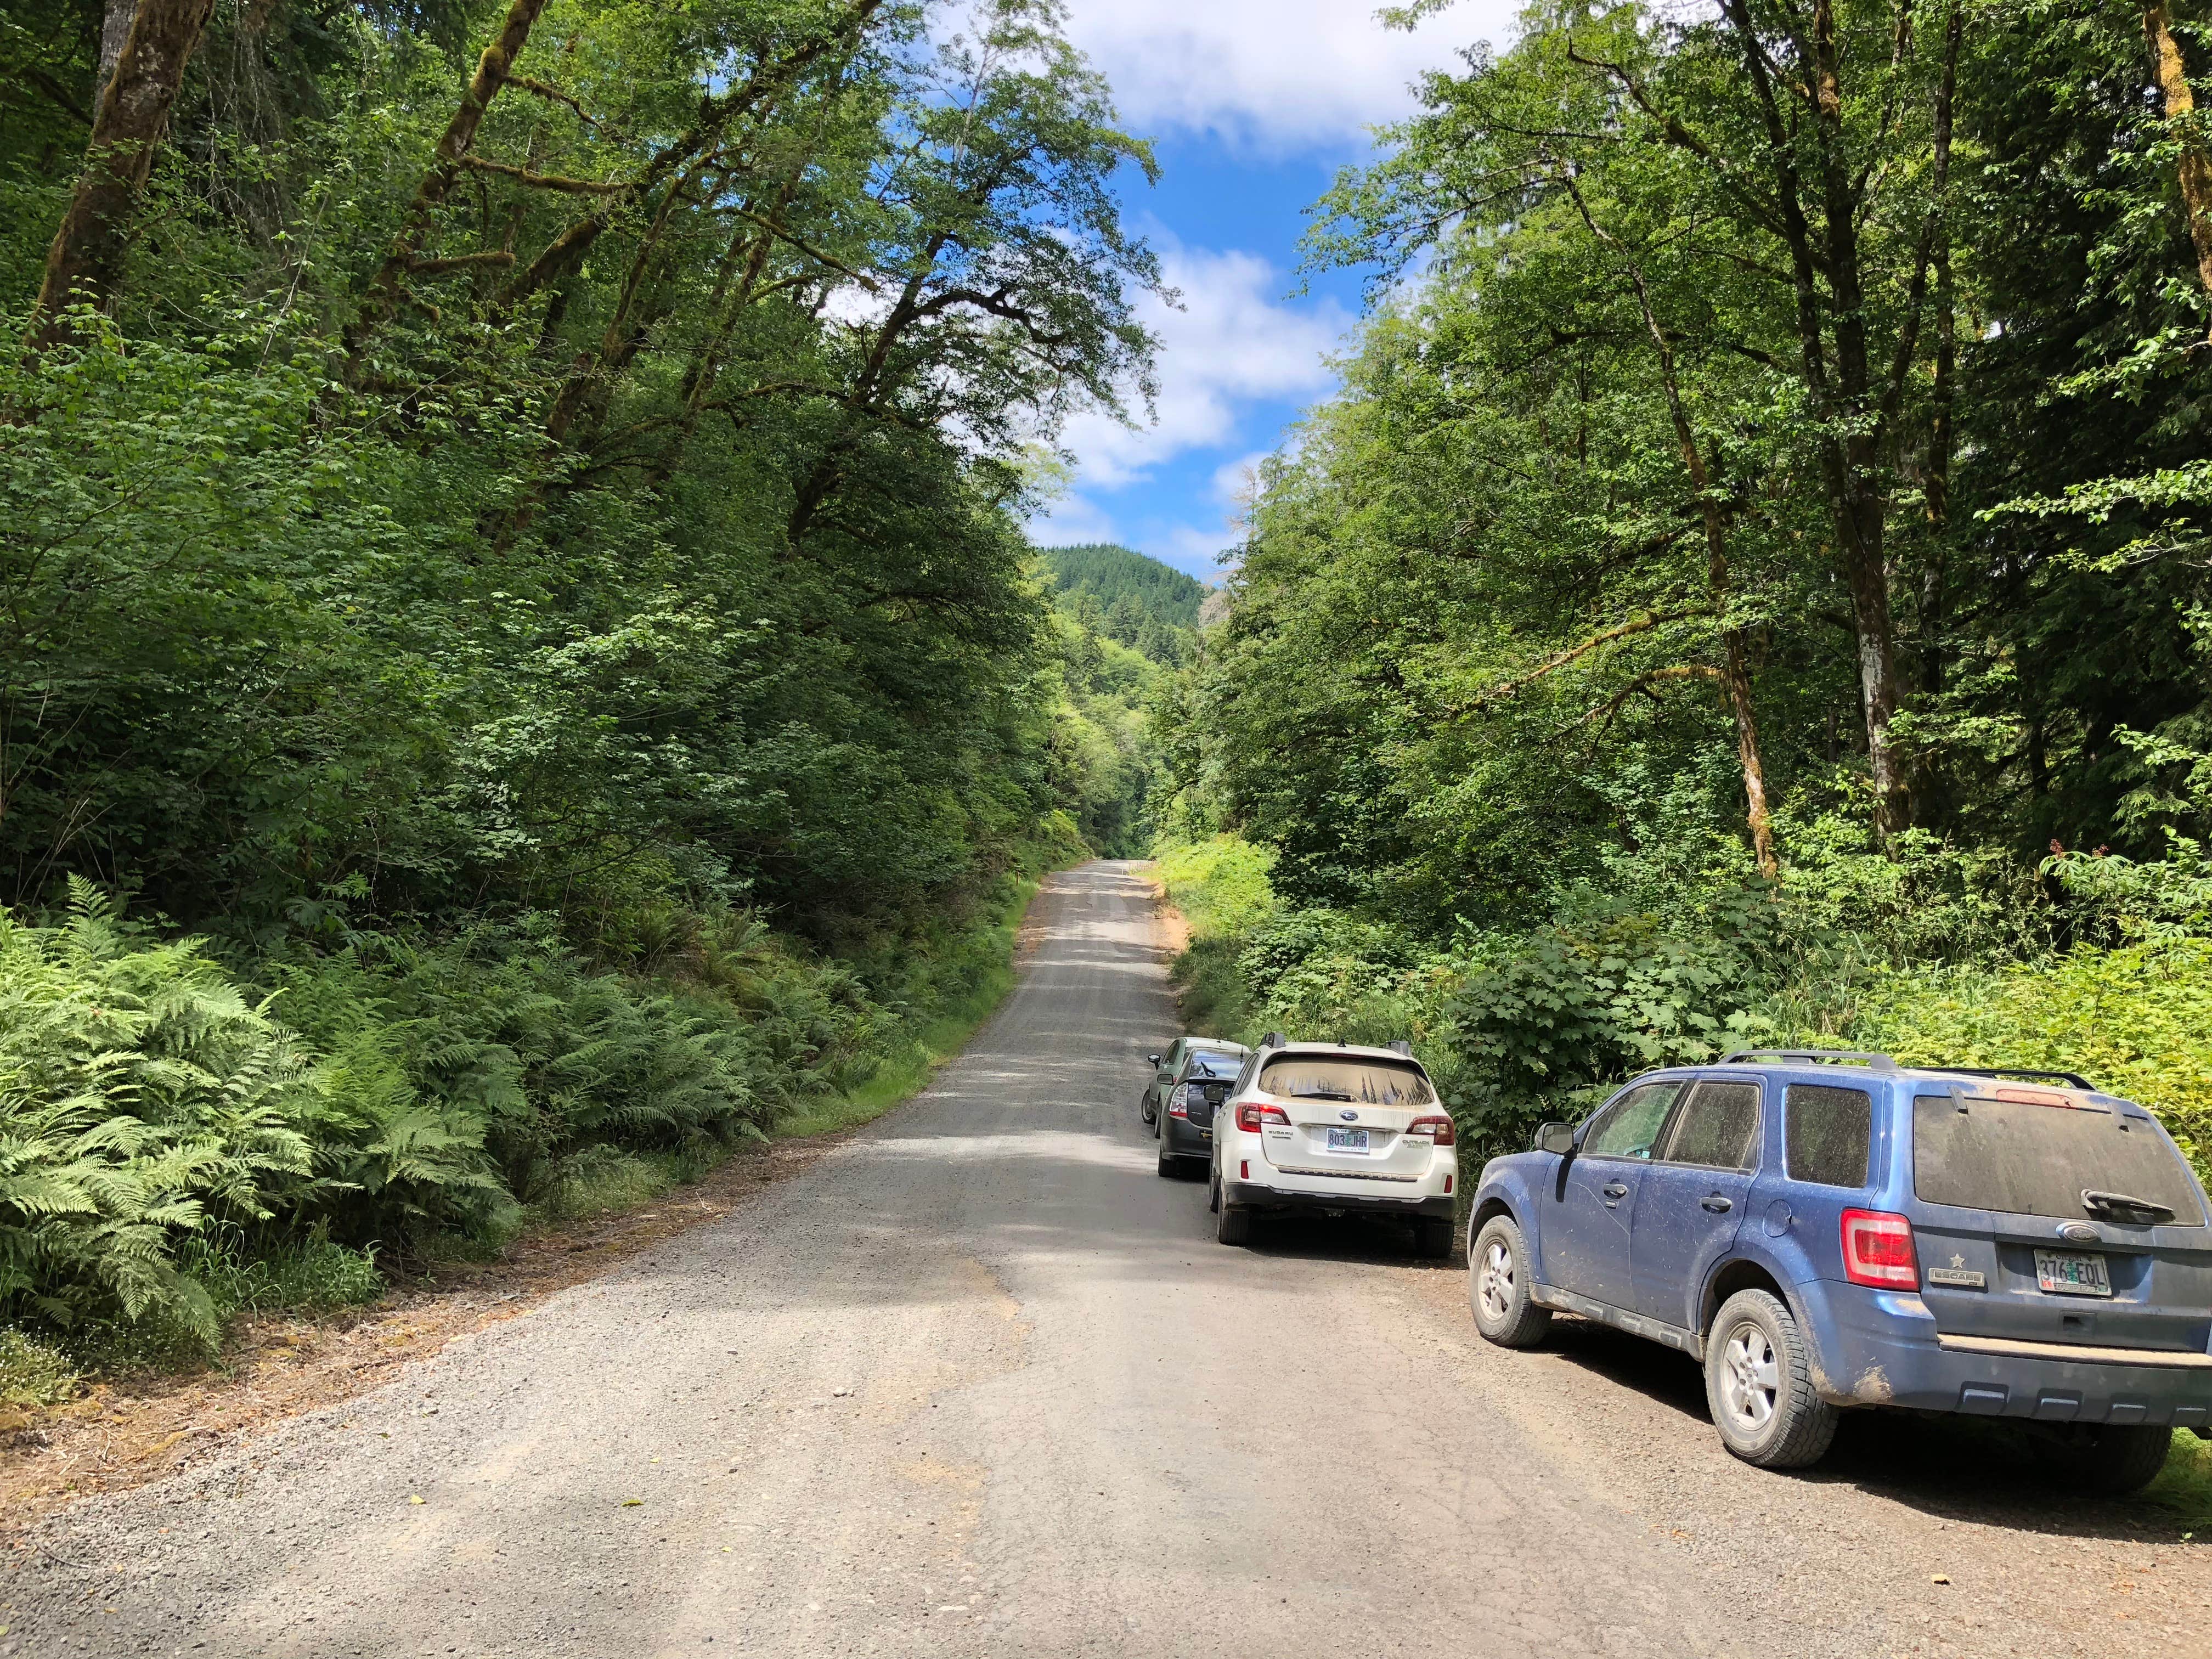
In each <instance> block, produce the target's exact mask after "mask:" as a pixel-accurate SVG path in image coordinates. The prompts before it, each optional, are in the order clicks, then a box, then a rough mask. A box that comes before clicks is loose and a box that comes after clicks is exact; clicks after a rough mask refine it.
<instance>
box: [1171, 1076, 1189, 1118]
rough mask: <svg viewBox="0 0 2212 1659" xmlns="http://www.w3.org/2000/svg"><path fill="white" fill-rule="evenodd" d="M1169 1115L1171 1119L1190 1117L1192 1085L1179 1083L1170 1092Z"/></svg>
mask: <svg viewBox="0 0 2212 1659" xmlns="http://www.w3.org/2000/svg"><path fill="white" fill-rule="evenodd" d="M1168 1115H1169V1116H1170V1117H1188V1116H1189V1115H1190V1085H1188V1083H1178V1084H1176V1086H1175V1087H1174V1088H1173V1089H1172V1090H1170V1091H1169V1093H1168Z"/></svg>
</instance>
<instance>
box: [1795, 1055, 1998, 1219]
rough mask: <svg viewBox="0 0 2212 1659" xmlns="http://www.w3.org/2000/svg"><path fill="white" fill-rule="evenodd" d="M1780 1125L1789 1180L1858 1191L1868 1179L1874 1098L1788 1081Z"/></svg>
mask: <svg viewBox="0 0 2212 1659" xmlns="http://www.w3.org/2000/svg"><path fill="white" fill-rule="evenodd" d="M1782 1121H1783V1127H1784V1132H1785V1136H1784V1138H1785V1139H1787V1140H1788V1142H1789V1152H1788V1157H1789V1160H1790V1161H1789V1170H1790V1179H1791V1180H1792V1181H1809V1182H1814V1183H1815V1184H1816V1185H1819V1186H1822V1187H1863V1186H1866V1185H1867V1184H1868V1183H1869V1182H1871V1181H1872V1180H1873V1179H1874V1171H1873V1170H1871V1169H1870V1168H1869V1166H1868V1154H1869V1152H1870V1151H1871V1150H1872V1148H1873V1145H1874V1097H1873V1096H1871V1095H1869V1093H1867V1091H1865V1090H1863V1089H1832V1088H1830V1087H1828V1086H1827V1085H1826V1084H1820V1083H1793V1084H1791V1085H1790V1086H1789V1087H1788V1088H1787V1089H1785V1090H1784V1091H1783V1094H1782ZM1924 1196H1926V1194H1923V1197H1924ZM1978 1207H1982V1208H1986V1207H1988V1206H1978Z"/></svg>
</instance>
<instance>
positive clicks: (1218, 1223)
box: [1213, 1200, 1252, 1244]
mask: <svg viewBox="0 0 2212 1659" xmlns="http://www.w3.org/2000/svg"><path fill="white" fill-rule="evenodd" d="M1214 1208H1215V1211H1216V1214H1215V1216H1214V1222H1213V1236H1214V1237H1216V1238H1218V1239H1219V1240H1220V1241H1221V1242H1222V1243H1224V1244H1249V1243H1251V1242H1252V1212H1251V1211H1249V1210H1248V1209H1246V1208H1245V1207H1244V1206H1243V1205H1242V1204H1231V1203H1230V1202H1228V1201H1227V1200H1218V1201H1217V1202H1216V1204H1215V1206H1214Z"/></svg>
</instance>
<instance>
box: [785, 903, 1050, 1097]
mask: <svg viewBox="0 0 2212 1659" xmlns="http://www.w3.org/2000/svg"><path fill="white" fill-rule="evenodd" d="M1036 890H1037V884H1036V882H1035V881H1033V880H1024V881H1022V882H1018V883H1017V884H1014V885H1013V887H1012V890H1010V891H1009V893H1008V895H1007V897H1006V903H1005V905H1004V907H1003V908H1001V909H1000V913H999V915H998V918H997V920H996V921H994V922H993V924H992V925H991V926H990V927H988V928H987V929H984V930H982V931H981V932H980V933H977V934H975V935H974V936H972V943H971V944H970V945H969V946H968V948H966V949H964V950H963V951H962V952H961V960H960V963H959V966H960V967H961V968H963V969H965V970H966V971H965V977H966V978H967V981H968V982H967V984H966V985H965V987H963V988H962V989H960V990H957V991H955V992H951V993H950V994H946V995H945V997H944V998H943V1000H940V1002H939V1006H938V1011H937V1012H936V1013H935V1014H934V1016H933V1017H932V1018H930V1019H928V1020H927V1021H925V1022H924V1023H923V1024H921V1026H919V1027H918V1028H917V1029H916V1030H915V1032H914V1034H913V1037H912V1040H911V1041H910V1042H908V1044H907V1045H906V1046H905V1047H904V1048H900V1049H897V1050H896V1051H894V1052H893V1053H891V1054H889V1055H886V1056H885V1057H884V1060H883V1062H882V1063H881V1064H880V1065H878V1066H877V1067H876V1069H875V1071H874V1073H872V1075H870V1076H869V1078H868V1079H866V1081H865V1082H862V1083H858V1084H855V1085H853V1086H852V1087H851V1088H848V1089H845V1090H842V1091H839V1092H838V1093H836V1094H833V1095H825V1096H823V1097H820V1098H819V1099H817V1100H812V1101H809V1102H808V1103H806V1104H805V1105H804V1106H802V1107H800V1108H799V1109H798V1110H797V1111H795V1112H793V1113H792V1114H791V1115H789V1116H787V1117H785V1118H783V1119H781V1121H778V1122H777V1123H776V1125H775V1127H774V1129H773V1130H772V1131H771V1132H770V1133H772V1134H773V1136H774V1137H775V1139H778V1140H799V1139H805V1137H807V1136H809V1135H825V1134H834V1133H836V1132H837V1131H838V1130H840V1129H851V1128H856V1127H859V1126H860V1125H861V1124H863V1123H867V1122H870V1121H873V1120H874V1119H876V1118H879V1117H881V1116H882V1115H884V1113H885V1112H888V1111H890V1109H891V1108H893V1107H894V1106H898V1105H901V1104H903V1103H905V1102H907V1101H908V1100H911V1099H912V1098H913V1097H915V1095H917V1094H919V1093H921V1091H922V1090H923V1089H925V1088H927V1086H928V1085H929V1079H931V1078H932V1077H933V1076H935V1075H936V1073H937V1068H938V1067H939V1066H942V1065H944V1064H945V1061H946V1060H951V1058H952V1057H953V1056H954V1055H956V1054H958V1053H959V1052H960V1051H961V1050H962V1049H963V1048H966V1047H967V1046H968V1040H969V1038H970V1037H972V1036H975V1032H976V1031H977V1030H978V1029H979V1028H980V1027H981V1025H982V1024H983V1022H984V1021H985V1020H987V1019H988V1018H990V1017H991V1016H992V1015H993V1014H994V1013H996V1012H998V1009H999V1005H1000V1003H1001V1002H1004V1001H1005V1000H1006V993H1007V992H1009V991H1011V990H1012V989H1013V987H1014V940H1015V936H1016V935H1017V934H1018V933H1019V932H1020V930H1021V925H1022V918H1023V916H1024V915H1027V914H1028V911H1029V908H1030V900H1031V899H1033V898H1035V897H1036Z"/></svg>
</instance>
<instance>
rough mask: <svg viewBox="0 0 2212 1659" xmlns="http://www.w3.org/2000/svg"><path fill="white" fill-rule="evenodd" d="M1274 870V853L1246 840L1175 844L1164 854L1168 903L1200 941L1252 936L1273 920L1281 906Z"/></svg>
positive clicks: (1160, 856)
mask: <svg viewBox="0 0 2212 1659" xmlns="http://www.w3.org/2000/svg"><path fill="white" fill-rule="evenodd" d="M1274 866H1275V855H1274V853H1273V850H1271V849H1269V848H1264V847H1260V846H1256V845H1255V844H1254V843H1253V842H1249V841H1246V840H1245V839H1244V838H1243V836H1233V835H1225V836H1213V837H1212V838H1211V839H1210V840H1206V841H1201V842H1191V843H1188V844H1179V845H1169V846H1166V847H1163V848H1160V849H1159V853H1158V875H1159V878H1160V881H1161V884H1163V885H1164V887H1165V888H1166V889H1167V894H1168V902H1170V903H1171V904H1173V905H1174V906H1175V907H1176V909H1178V910H1180V911H1182V915H1183V919H1184V920H1185V921H1188V923H1189V924H1190V931H1191V937H1192V938H1194V939H1211V938H1218V937H1220V936H1222V935H1225V934H1227V935H1234V934H1241V933H1249V932H1250V931H1251V929H1253V928H1254V927H1257V926H1258V925H1259V924H1260V923H1261V922H1262V921H1266V920H1267V917H1268V916H1270V915H1273V913H1274V910H1275V908H1276V901H1275V894H1274V890H1273V888H1272V887H1271V886H1269V885H1268V882H1267V872H1269V871H1270V870H1272V869H1273V868H1274Z"/></svg>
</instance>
